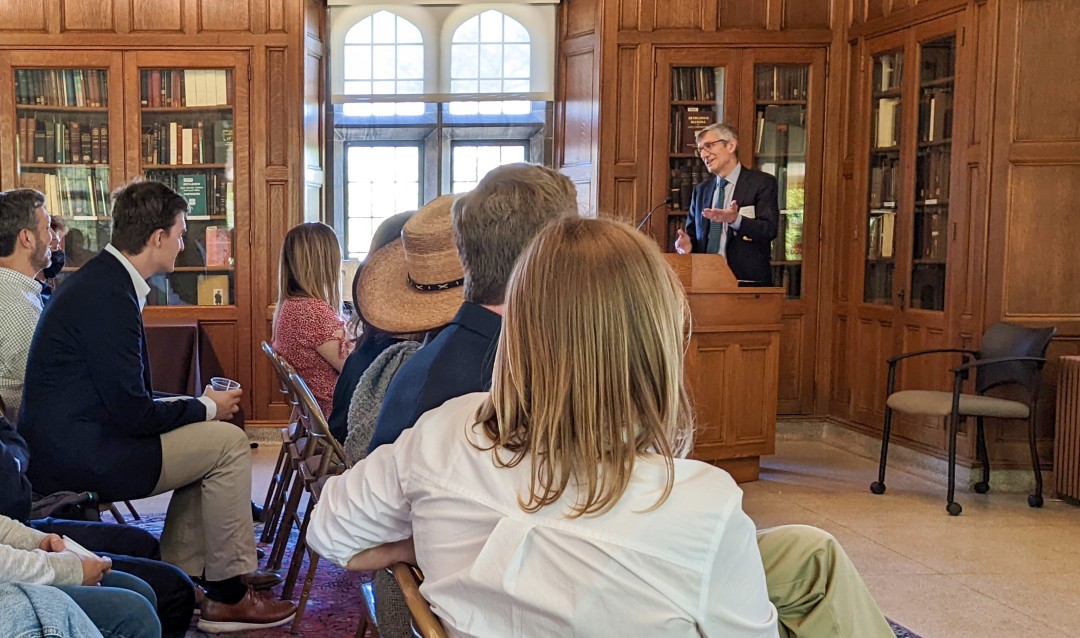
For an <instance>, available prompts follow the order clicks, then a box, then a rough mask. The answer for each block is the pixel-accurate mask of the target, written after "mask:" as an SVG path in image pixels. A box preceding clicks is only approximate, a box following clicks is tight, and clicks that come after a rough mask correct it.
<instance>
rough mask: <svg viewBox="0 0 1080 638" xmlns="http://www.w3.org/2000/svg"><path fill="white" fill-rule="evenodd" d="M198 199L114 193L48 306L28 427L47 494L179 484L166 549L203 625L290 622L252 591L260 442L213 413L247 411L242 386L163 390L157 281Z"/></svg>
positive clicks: (29, 388) (180, 243)
mask: <svg viewBox="0 0 1080 638" xmlns="http://www.w3.org/2000/svg"><path fill="white" fill-rule="evenodd" d="M187 210H188V203H187V200H186V199H184V198H183V197H181V196H180V195H178V194H177V193H176V192H175V191H173V190H172V189H170V188H169V187H167V186H165V185H164V184H160V183H157V182H147V181H140V182H135V183H132V184H129V185H128V186H125V187H124V188H122V189H121V190H119V191H117V193H116V195H115V197H114V201H113V210H112V217H113V228H112V241H111V243H110V244H108V245H107V246H106V247H105V249H104V250H102V251H101V252H100V253H98V255H97V256H95V257H94V258H93V259H91V260H90V261H88V262H87V263H86V264H85V265H83V266H82V267H81V268H80V269H79V270H78V271H77V272H75V273H74V274H72V275H71V276H70V277H69V278H68V279H67V280H66V281H65V282H64V284H63V285H62V286H60V287H59V289H58V290H57V292H56V293H55V294H54V295H53V297H52V300H51V301H50V302H49V304H48V306H47V307H46V309H45V311H44V312H43V313H42V315H41V320H40V321H39V323H38V326H37V330H36V332H35V333H34V338H33V341H32V342H31V344H30V354H29V357H28V361H27V370H26V381H25V386H24V394H23V402H22V408H21V416H20V418H19V431H20V433H22V434H23V436H24V437H25V438H26V440H27V443H29V445H30V453H31V456H32V457H33V458H34V463H33V464H32V465H31V466H30V472H29V475H30V481H31V482H32V483H33V485H34V488H35V489H36V490H37V491H39V492H42V493H50V492H55V491H60V490H70V491H75V492H82V491H93V492H97V493H98V494H99V495H100V496H101V498H102V499H103V500H107V501H113V500H125V499H137V498H144V497H147V496H153V495H155V494H161V493H163V492H168V491H170V490H175V491H174V492H173V496H172V500H171V501H170V503H169V510H168V514H167V515H166V519H165V528H164V530H163V532H162V536H161V553H162V557H163V558H164V559H165V560H166V561H168V562H170V563H172V564H174V565H176V566H177V567H179V568H180V569H182V570H184V571H185V572H186V573H187V574H189V575H191V576H192V577H195V578H199V579H204V580H203V582H205V586H206V596H207V597H206V601H205V602H204V603H203V605H202V613H201V620H200V621H199V626H200V628H203V629H204V630H208V631H215V632H223V631H244V630H248V629H257V628H261V627H272V626H277V625H280V624H283V623H285V622H288V620H289V619H290V618H291V617H292V615H293V613H294V612H295V606H294V605H293V604H292V603H290V602H287V601H280V600H269V599H264V598H261V597H259V596H257V595H255V594H254V593H253V592H252V591H251V590H250V589H249V588H248V587H247V585H246V584H245V583H244V580H243V578H242V576H243V575H244V574H247V573H250V572H253V571H255V569H256V567H257V558H256V555H255V537H254V534H253V531H252V519H251V508H250V498H251V451H250V447H249V445H248V440H247V437H246V435H245V434H244V432H243V431H242V430H241V429H240V428H237V427H236V426H234V425H230V424H228V423H224V422H222V421H219V420H215V418H222V419H227V418H229V417H231V416H232V415H233V414H235V413H236V412H237V410H238V409H239V402H240V397H241V391H240V390H231V391H226V392H219V391H215V390H212V389H210V388H207V389H206V391H205V392H204V394H203V396H201V397H198V398H192V397H180V398H176V399H175V400H155V399H154V396H153V385H152V382H151V379H150V363H149V359H148V357H147V351H146V335H145V333H144V331H143V322H142V309H143V306H144V304H145V299H146V295H147V293H149V292H150V286H149V285H148V284H147V283H146V279H147V278H148V277H151V276H153V275H156V274H159V273H167V272H172V270H173V269H174V268H175V261H176V256H177V255H178V254H179V253H180V251H182V250H183V249H184V233H185V232H186V229H187V225H186V221H185V213H186V212H187Z"/></svg>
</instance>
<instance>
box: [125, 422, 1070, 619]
mask: <svg viewBox="0 0 1080 638" xmlns="http://www.w3.org/2000/svg"><path fill="white" fill-rule="evenodd" d="M276 458H277V448H276V447H274V446H271V445H266V444H263V445H262V446H261V447H260V448H259V449H257V450H255V478H254V484H253V487H252V489H253V494H254V495H255V499H256V501H258V502H261V501H262V498H263V495H264V494H265V493H266V485H267V481H268V479H269V476H270V473H271V471H272V469H273V465H274V461H275V460H276ZM876 474H877V463H876V461H871V460H869V459H865V458H862V457H860V456H857V455H855V454H852V453H849V452H845V451H843V450H839V449H837V448H834V447H830V446H828V445H826V444H824V443H818V442H812V441H778V442H777V454H776V455H775V456H771V457H767V458H765V459H763V462H762V473H761V480H759V481H755V482H753V483H747V484H744V485H743V489H744V491H745V493H746V498H745V501H744V507H745V509H746V511H747V513H749V514H750V516H751V518H753V519H754V521H755V522H756V523H757V525H758V527H769V526H773V525H782V524H788V523H802V524H808V525H816V526H818V527H821V528H823V529H825V530H828V531H829V532H831V533H832V534H833V535H834V536H836V537H837V538H838V539H839V540H840V542H841V543H842V544H843V546H844V547H845V549H846V550H847V552H848V554H849V555H850V556H851V558H852V560H853V561H854V562H855V564H856V565H857V566H858V567H859V570H860V572H861V573H862V575H863V578H864V579H865V580H866V583H867V585H868V586H869V587H870V590H871V592H873V594H874V596H875V598H876V599H877V601H878V603H879V604H880V606H881V608H882V609H883V610H884V611H885V613H886V614H887V615H888V616H889V617H891V618H893V619H895V620H897V621H898V622H900V623H902V624H904V625H906V626H908V627H909V628H911V629H912V630H914V631H916V632H918V633H919V634H921V635H923V636H924V637H925V638H967V637H971V638H976V637H978V638H986V637H995V638H996V637H1002V638H1028V637H1031V638H1036V637H1038V638H1042V637H1050V636H1080V507H1076V506H1073V505H1069V504H1066V503H1062V502H1060V501H1055V500H1050V499H1047V501H1046V505H1045V506H1044V507H1043V508H1042V509H1041V510H1035V509H1031V508H1029V507H1028V506H1027V499H1026V496H1025V495H1024V494H994V493H991V494H986V495H978V494H975V493H973V492H966V491H964V492H958V495H957V498H958V502H959V503H960V504H961V505H963V507H964V512H963V514H961V515H960V516H958V517H955V518H954V517H951V516H949V515H948V514H946V512H945V492H944V487H943V485H941V484H939V483H936V482H932V481H929V480H926V479H923V478H920V477H917V476H914V475H911V474H907V473H905V472H902V471H899V470H895V471H894V470H892V469H890V473H889V475H888V477H887V481H886V482H887V484H888V490H889V491H888V492H887V493H886V494H884V495H881V496H875V495H873V494H871V493H870V491H869V489H868V485H869V483H870V481H871V480H873V479H874V478H875V477H876ZM167 504H168V499H167V496H166V495H162V496H158V497H155V498H153V499H146V500H143V501H138V502H137V503H136V505H137V507H138V508H139V510H140V511H141V512H146V513H155V512H163V511H165V508H166V506H167Z"/></svg>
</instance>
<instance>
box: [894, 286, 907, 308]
mask: <svg viewBox="0 0 1080 638" xmlns="http://www.w3.org/2000/svg"><path fill="white" fill-rule="evenodd" d="M896 296H897V298H898V299H899V300H900V309H901V310H903V309H904V297H906V296H907V291H906V290H904V289H901V290H900V292H899V293H897V295H896Z"/></svg>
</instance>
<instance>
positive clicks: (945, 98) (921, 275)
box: [910, 36, 956, 310]
mask: <svg viewBox="0 0 1080 638" xmlns="http://www.w3.org/2000/svg"><path fill="white" fill-rule="evenodd" d="M919 61H920V64H919V137H918V147H917V151H916V155H915V207H914V220H913V221H914V229H913V235H912V255H911V258H912V259H911V294H910V299H911V307H912V308H919V309H923V310H944V309H945V257H946V255H945V249H946V245H947V244H948V242H947V239H948V237H947V233H948V222H949V168H950V166H951V163H952V161H951V160H952V119H953V89H954V86H955V78H954V68H955V65H956V37H955V36H949V37H945V38H940V39H936V40H932V41H929V42H923V43H920V44H919Z"/></svg>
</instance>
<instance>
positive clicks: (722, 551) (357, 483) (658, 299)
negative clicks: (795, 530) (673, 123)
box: [308, 218, 777, 638]
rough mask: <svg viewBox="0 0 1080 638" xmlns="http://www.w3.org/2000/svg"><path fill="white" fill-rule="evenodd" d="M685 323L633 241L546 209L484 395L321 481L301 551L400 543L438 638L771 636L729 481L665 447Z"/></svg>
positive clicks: (680, 448)
mask: <svg viewBox="0 0 1080 638" xmlns="http://www.w3.org/2000/svg"><path fill="white" fill-rule="evenodd" d="M686 324H687V306H686V301H685V298H684V296H683V293H682V289H681V287H680V286H679V283H678V281H677V280H676V278H675V276H674V274H673V273H672V271H671V270H670V268H669V267H668V266H667V264H666V263H665V262H664V259H663V258H662V256H661V254H660V252H659V251H658V250H657V248H656V245H655V244H654V243H653V242H652V241H651V240H649V239H646V238H645V237H644V236H643V235H641V234H639V233H636V232H635V231H634V230H633V229H632V228H629V227H627V226H625V225H623V224H619V223H617V222H613V221H606V220H598V219H593V220H588V219H578V218H567V219H562V220H558V221H555V222H553V223H552V224H551V225H550V226H548V227H547V228H546V229H545V230H543V231H541V233H540V234H539V235H538V236H537V237H536V238H535V239H534V240H533V242H532V243H531V244H530V245H529V247H528V248H527V249H526V250H525V252H524V254H523V255H522V257H521V259H520V260H519V261H518V263H517V266H516V267H515V269H514V271H513V274H512V276H511V279H510V283H509V286H508V289H507V296H506V307H505V317H504V323H503V330H502V334H501V337H500V339H499V343H498V347H497V350H496V355H495V368H494V374H493V378H492V389H491V392H490V393H476V394H468V395H465V396H462V397H458V398H456V399H451V400H450V401H447V402H446V403H444V404H443V405H442V406H441V407H439V408H436V409H434V410H431V411H430V412H427V413H425V414H424V415H423V416H422V417H421V418H420V419H419V421H418V422H417V423H416V426H415V427H413V428H411V429H409V430H406V431H405V432H404V433H403V434H402V435H401V436H400V438H398V439H397V441H396V442H395V443H394V444H392V445H384V446H381V447H379V448H378V449H376V450H375V451H374V452H373V453H372V454H371V455H370V456H369V457H368V458H367V459H366V460H365V461H363V462H361V463H359V464H358V465H357V466H356V467H354V468H353V469H352V470H351V471H349V472H347V473H346V474H345V475H343V476H341V477H339V478H335V479H331V480H330V482H329V483H328V484H327V485H326V487H325V489H324V491H323V496H322V499H321V500H320V503H319V505H318V507H317V508H316V511H315V514H314V520H313V524H312V525H311V527H310V529H309V533H308V541H309V543H310V545H311V547H313V548H314V549H315V550H316V551H318V552H319V553H320V554H322V555H323V556H326V557H328V558H330V559H331V560H334V561H336V562H337V563H339V564H342V565H347V566H348V567H349V568H352V569H364V568H368V569H370V568H372V567H376V566H378V565H377V564H376V563H384V562H386V561H388V560H394V559H398V558H410V556H409V554H410V551H411V544H410V543H409V541H408V540H407V539H409V538H410V537H414V538H415V561H416V562H417V564H418V565H419V566H420V567H421V569H423V571H424V574H425V575H426V580H425V581H424V585H423V593H424V596H425V597H426V598H427V599H428V600H429V602H431V604H432V608H433V609H434V611H435V612H436V614H438V615H439V617H440V618H441V619H442V621H443V623H444V625H445V626H446V627H447V629H448V630H449V633H450V634H451V635H454V636H489V637H491V636H560V635H564V636H571V635H572V636H650V637H665V636H680V637H681V636H686V637H690V636H702V635H704V636H733V637H755V638H756V637H766V636H768V637H775V636H777V613H776V609H775V608H774V607H773V605H772V604H771V603H770V602H769V595H768V592H767V589H766V583H765V573H764V569H763V567H762V561H761V556H760V554H759V553H758V547H757V542H756V540H755V531H754V524H753V523H752V522H751V520H750V519H749V518H748V517H747V516H746V514H745V513H744V512H743V511H742V492H741V491H740V490H739V488H738V487H737V486H736V485H735V482H734V481H733V480H732V479H731V477H730V476H728V474H727V473H725V472H723V471H722V470H719V469H717V468H715V467H712V466H710V465H707V464H705V463H700V462H697V461H690V460H686V459H684V458H682V457H683V456H684V455H685V453H686V452H687V451H688V450H689V448H690V444H691V431H692V421H691V412H690V408H689V404H688V401H687V397H686V394H685V391H684V388H683V352H684V349H685V335H684V328H685V326H686Z"/></svg>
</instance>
